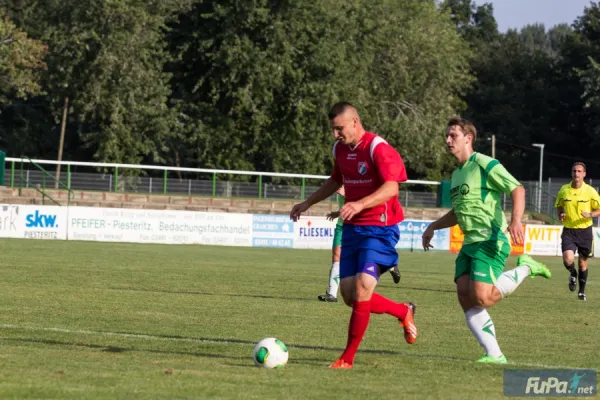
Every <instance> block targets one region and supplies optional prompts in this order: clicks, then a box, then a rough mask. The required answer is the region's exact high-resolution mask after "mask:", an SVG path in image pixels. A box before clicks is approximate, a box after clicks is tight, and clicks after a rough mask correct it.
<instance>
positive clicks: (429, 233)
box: [421, 225, 435, 251]
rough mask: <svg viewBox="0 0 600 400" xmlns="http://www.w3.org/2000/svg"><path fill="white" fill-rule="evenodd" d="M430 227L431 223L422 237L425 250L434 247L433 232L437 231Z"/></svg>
mask: <svg viewBox="0 0 600 400" xmlns="http://www.w3.org/2000/svg"><path fill="white" fill-rule="evenodd" d="M430 228H431V225H429V226H428V227H427V229H425V232H423V236H422V237H421V239H422V240H423V250H425V251H429V249H433V246H432V245H431V239H433V234H434V233H435V231H434V230H433V229H430Z"/></svg>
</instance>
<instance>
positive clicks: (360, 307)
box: [341, 301, 371, 364]
mask: <svg viewBox="0 0 600 400" xmlns="http://www.w3.org/2000/svg"><path fill="white" fill-rule="evenodd" d="M370 318H371V302H370V301H355V302H353V303H352V316H351V317H350V326H349V327H348V343H347V344H346V350H344V353H343V354H342V357H341V358H342V359H343V360H344V361H346V362H347V363H350V364H352V363H354V356H355V355H356V352H357V351H358V346H359V345H360V342H361V341H362V338H363V336H364V335H365V331H366V330H367V326H368V325H369V319H370Z"/></svg>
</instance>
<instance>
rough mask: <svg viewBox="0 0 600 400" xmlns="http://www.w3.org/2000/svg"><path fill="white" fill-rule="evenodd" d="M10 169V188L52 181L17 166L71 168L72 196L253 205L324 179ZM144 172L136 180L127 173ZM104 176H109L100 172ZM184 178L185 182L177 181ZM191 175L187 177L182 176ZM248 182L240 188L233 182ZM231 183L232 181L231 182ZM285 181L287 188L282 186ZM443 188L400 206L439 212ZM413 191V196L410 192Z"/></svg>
mask: <svg viewBox="0 0 600 400" xmlns="http://www.w3.org/2000/svg"><path fill="white" fill-rule="evenodd" d="M6 161H7V163H10V165H9V168H7V170H6V174H7V176H6V182H9V181H10V185H11V187H17V186H21V185H22V182H24V183H25V185H26V186H31V185H36V184H37V185H44V179H46V178H47V176H46V175H45V174H43V173H42V172H41V171H37V170H35V169H25V170H24V172H23V173H24V174H25V179H24V180H23V181H22V182H21V183H20V182H16V181H15V170H16V168H17V166H18V165H17V164H18V163H21V164H25V165H26V164H28V163H35V164H38V165H40V164H41V165H57V164H60V165H64V166H66V183H64V186H62V187H66V188H67V189H69V190H82V191H102V192H117V193H148V194H163V195H184V196H206V197H236V198H249V199H256V198H258V199H294V200H304V199H306V198H307V197H308V196H310V195H311V194H312V193H313V192H314V191H316V190H317V189H318V188H319V186H320V183H321V182H322V181H323V180H325V179H327V178H328V176H325V175H303V174H285V173H274V172H254V171H230V170H214V169H203V168H180V167H163V166H155V165H133V164H107V163H93V162H71V161H62V162H58V161H50V160H31V159H29V158H26V157H23V158H10V157H7V158H6ZM134 169H137V170H141V171H142V172H143V175H142V174H140V173H139V172H140V171H137V172H138V174H136V175H134V176H132V175H127V174H124V172H126V171H127V170H134ZM98 170H103V171H104V172H98ZM177 175H180V176H177ZM183 175H187V176H183ZM236 175H237V177H238V178H242V177H243V178H245V180H246V181H243V182H240V181H237V180H233V179H231V177H233V176H236ZM228 178H229V179H228ZM282 180H285V181H286V182H278V181H282ZM439 184H440V183H439V182H436V181H423V180H409V181H407V182H406V183H404V184H403V185H402V188H401V193H400V200H401V201H402V204H403V205H404V206H407V207H408V206H410V207H436V206H437V190H436V189H437V186H438V185H439ZM423 185H425V186H428V187H429V188H428V189H426V190H424V191H423V190H414V188H415V187H416V186H423ZM411 189H412V190H411ZM330 201H332V202H334V201H336V197H335V196H332V197H331V198H330Z"/></svg>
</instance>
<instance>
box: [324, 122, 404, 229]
mask: <svg viewBox="0 0 600 400" xmlns="http://www.w3.org/2000/svg"><path fill="white" fill-rule="evenodd" d="M333 158H334V164H333V172H332V173H331V178H332V179H333V180H335V181H336V182H339V183H343V184H344V190H345V191H346V203H349V202H352V201H358V200H360V199H362V198H364V197H366V196H368V195H370V194H372V193H374V192H375V191H377V189H379V188H380V187H381V185H383V184H384V183H385V182H386V181H393V182H404V181H406V179H407V177H406V169H405V168H404V162H403V161H402V158H401V157H400V154H398V152H397V151H396V150H395V149H394V148H393V147H392V146H390V145H389V144H388V142H386V141H385V140H384V139H383V138H382V137H380V136H377V135H376V134H374V133H371V132H365V134H364V136H363V137H362V139H361V141H360V142H359V143H358V144H357V145H355V146H350V145H345V144H341V143H340V142H336V143H335V144H334V145H333ZM403 220H404V211H403V210H402V206H401V205H400V202H399V201H398V198H397V197H393V198H391V199H389V200H387V201H386V202H385V203H383V204H380V205H378V206H375V207H372V208H366V209H364V210H362V211H361V212H360V213H359V214H357V215H355V216H354V217H353V218H352V219H351V220H350V221H347V222H346V221H344V223H349V224H354V225H377V226H390V225H395V224H397V223H399V222H402V221H403Z"/></svg>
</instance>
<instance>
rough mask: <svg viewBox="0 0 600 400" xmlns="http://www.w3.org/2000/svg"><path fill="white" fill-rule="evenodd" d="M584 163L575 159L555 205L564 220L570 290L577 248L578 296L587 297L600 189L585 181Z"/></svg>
mask: <svg viewBox="0 0 600 400" xmlns="http://www.w3.org/2000/svg"><path fill="white" fill-rule="evenodd" d="M585 170H586V168H585V164H584V163H582V162H576V163H574V164H573V166H572V167H571V178H572V180H571V182H570V183H568V184H566V185H563V186H562V187H561V188H560V190H559V192H558V195H557V196H556V203H555V204H554V207H556V209H557V211H558V215H559V217H560V220H561V221H562V223H563V226H564V228H563V231H562V235H561V239H562V244H561V249H562V254H563V264H564V265H565V268H567V269H568V270H569V272H570V273H571V275H570V276H569V290H570V291H571V292H573V291H575V289H576V287H577V280H578V279H577V278H578V276H577V271H575V250H577V252H578V253H579V259H578V267H579V292H578V294H577V297H578V298H579V300H583V301H585V300H586V297H585V283H586V281H587V276H588V271H587V259H588V257H592V256H593V250H594V232H593V230H592V224H593V222H592V218H593V217H598V216H600V197H599V196H598V192H596V190H595V189H594V188H593V187H591V186H590V185H588V184H587V183H585V182H584V181H583V178H585Z"/></svg>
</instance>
